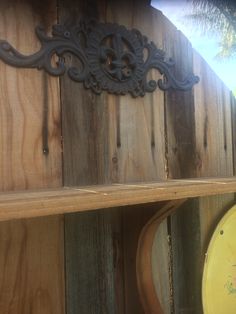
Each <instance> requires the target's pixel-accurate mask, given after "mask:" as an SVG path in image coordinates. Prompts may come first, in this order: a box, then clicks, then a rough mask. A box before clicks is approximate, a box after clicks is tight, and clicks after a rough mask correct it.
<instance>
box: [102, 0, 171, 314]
mask: <svg viewBox="0 0 236 314" xmlns="http://www.w3.org/2000/svg"><path fill="white" fill-rule="evenodd" d="M124 12H127V14H125V13H124ZM130 12H132V14H130ZM108 13H109V15H108V18H109V19H108V21H110V22H116V23H119V24H123V25H126V27H127V28H129V29H132V28H137V29H139V30H140V31H141V32H142V34H144V35H146V36H148V37H149V39H150V40H152V41H153V42H155V43H156V44H157V45H159V46H160V45H161V43H162V33H161V31H160V29H161V27H162V15H161V14H160V13H158V11H156V10H152V9H151V8H150V7H148V6H147V5H145V4H144V3H143V4H142V3H138V4H137V3H135V2H129V3H127V2H126V1H119V2H118V1H113V2H111V4H110V6H109V10H108ZM151 76H152V77H153V78H155V79H158V78H159V77H160V76H159V74H158V73H156V72H155V71H153V72H152V73H151ZM114 106H116V108H114V111H112V112H115V110H116V111H117V110H119V111H118V113H116V115H114V116H113V117H111V118H110V121H117V122H116V123H117V124H118V126H117V128H116V132H117V133H116V137H117V138H118V139H119V145H114V143H116V142H115V141H114V140H113V144H112V143H111V145H112V146H111V147H112V150H113V154H112V155H113V156H114V157H115V158H117V165H116V168H115V169H113V177H114V178H115V179H116V180H117V181H118V182H132V181H133V182H135V181H148V180H149V181H150V180H157V179H165V178H166V176H167V174H166V166H167V165H166V159H165V125H164V94H163V92H162V91H160V90H157V91H155V93H153V94H146V95H145V97H144V98H143V99H142V98H141V99H139V98H138V99H132V98H130V97H120V98H119V99H117V100H116V102H115V103H114ZM117 106H118V108H117ZM114 138H115V137H114ZM123 215H124V218H123V220H124V225H123V230H124V231H123V232H124V239H125V242H124V278H125V291H124V293H125V309H126V311H125V313H137V314H138V313H143V310H142V307H141V304H140V301H138V292H137V284H136V280H135V260H134V254H135V251H136V248H137V239H138V234H139V232H140V231H141V225H142V223H141V224H140V222H144V221H145V218H146V219H149V218H150V213H149V212H148V211H145V209H144V207H142V208H140V209H139V211H138V212H137V211H136V212H134V211H132V209H131V210H130V211H127V210H126V209H125V210H124V214H123ZM144 217H145V218H144ZM131 221H132V224H131V223H130V222H131ZM156 239H158V240H159V243H158V241H155V245H154V251H155V250H159V247H160V245H162V246H161V248H162V255H161V256H159V259H158V260H156V259H155V256H156V255H154V254H153V274H154V278H155V284H156V289H157V293H158V294H159V295H160V296H161V303H162V306H163V308H164V310H165V312H166V313H168V312H169V311H170V298H171V297H170V286H169V283H170V281H169V265H168V262H167V263H166V261H168V260H169V249H168V232H167V222H166V221H164V222H163V223H162V225H161V226H160V228H159V230H158V234H157V237H156ZM157 261H158V262H157ZM159 282H162V283H164V284H163V285H160V284H158V283H159Z"/></svg>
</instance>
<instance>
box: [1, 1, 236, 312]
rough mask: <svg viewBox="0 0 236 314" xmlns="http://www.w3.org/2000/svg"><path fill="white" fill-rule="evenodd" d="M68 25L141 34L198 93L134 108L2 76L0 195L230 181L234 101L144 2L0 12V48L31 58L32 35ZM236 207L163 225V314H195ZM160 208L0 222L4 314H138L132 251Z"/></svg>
mask: <svg viewBox="0 0 236 314" xmlns="http://www.w3.org/2000/svg"><path fill="white" fill-rule="evenodd" d="M68 16H70V17H71V18H72V19H79V18H88V17H89V18H96V19H99V20H100V21H108V22H113V23H114V22H116V23H119V24H123V25H125V26H126V27H127V28H129V29H131V28H138V29H139V30H140V31H141V32H142V33H143V34H145V35H147V36H148V37H149V38H150V39H151V40H152V41H153V42H155V43H156V44H157V45H158V46H159V47H160V48H162V49H164V50H165V51H166V52H167V55H168V56H169V57H172V58H173V59H174V60H175V61H176V68H175V71H176V75H178V76H179V77H183V76H185V75H186V73H188V72H191V71H194V73H195V74H196V75H199V77H200V83H199V84H197V85H196V86H195V87H194V89H193V90H192V91H189V92H176V91H175V92H174V91H170V92H165V93H164V92H162V91H160V90H158V91H156V92H155V93H151V94H147V95H146V96H145V97H143V98H136V99H133V98H132V97H131V96H129V95H127V96H120V97H119V96H114V95H110V94H107V93H103V94H102V95H100V96H97V95H95V94H93V93H92V92H91V91H89V90H85V89H84V87H83V85H82V84H79V83H74V82H72V81H71V80H69V79H68V78H67V77H66V76H65V77H63V78H61V79H59V78H55V77H50V76H48V75H47V74H45V73H43V72H42V71H40V72H39V71H36V70H32V69H16V68H13V67H10V66H7V65H5V64H4V63H3V62H0V189H1V191H3V192H4V191H13V190H28V189H33V188H34V189H36V188H48V187H60V186H62V185H66V186H71V185H76V186H80V185H92V184H103V183H111V182H116V183H127V182H145V181H155V180H162V179H167V178H192V177H205V176H212V177H217V176H232V175H233V174H234V168H235V159H234V158H235V157H234V156H235V155H234V152H235V145H236V141H235V135H234V134H235V118H236V110H235V101H234V99H233V97H232V96H231V93H230V92H229V90H228V89H227V88H226V87H225V86H224V84H223V83H222V82H221V81H220V79H219V78H218V77H217V76H216V75H215V74H214V72H213V71H212V70H211V69H210V68H209V66H208V65H207V64H206V62H205V61H204V60H203V59H202V58H201V57H200V56H199V55H198V54H197V53H196V52H195V51H193V49H192V47H191V45H190V43H189V42H188V40H187V39H186V38H185V37H184V36H183V35H182V34H181V33H180V32H179V31H177V30H176V29H175V27H174V26H172V25H171V23H170V22H169V21H168V20H167V19H166V18H165V17H164V16H163V15H162V14H161V13H160V12H158V11H157V10H155V9H152V8H151V7H150V6H149V4H148V1H145V0H143V1H139V2H136V1H125V0H120V1H108V0H107V1H106V0H100V1H96V0H91V1H82V0H77V1H74V0H67V1H66V0H58V1H56V0H50V1H46V0H41V1H40V2H39V1H36V0H35V1H34V0H22V1H20V0H8V1H7V2H4V1H2V2H1V3H0V38H2V39H7V40H8V41H9V42H11V43H12V44H13V45H14V46H15V47H16V48H17V49H18V50H20V51H22V52H24V53H31V52H33V51H36V50H37V49H38V48H39V45H40V44H39V42H38V39H37V38H36V36H35V34H34V28H35V26H36V25H38V24H41V25H43V26H44V27H45V28H46V29H47V30H48V31H50V30H51V26H52V25H53V24H55V23H56V22H57V21H59V22H64V21H66V20H67V19H68ZM65 58H66V61H67V62H68V63H70V64H75V62H76V61H75V58H74V57H73V56H71V55H66V56H65ZM152 75H153V77H155V78H157V77H158V75H159V74H156V73H152ZM233 203H234V195H233V194H232V195H227V196H221V195H219V196H215V197H207V198H198V199H194V200H190V201H188V202H187V203H186V204H185V205H184V206H183V208H181V209H179V210H178V212H177V213H176V214H175V215H173V216H172V217H170V218H168V219H167V220H165V221H164V222H163V223H162V225H161V228H160V229H159V230H158V232H157V234H156V240H155V245H154V247H153V275H154V278H155V285H156V289H157V291H158V294H159V295H160V299H161V303H162V305H163V308H164V310H165V313H167V314H169V313H175V314H181V313H182V314H183V313H184V314H187V313H189V314H190V313H191V314H192V313H195V314H200V313H202V306H201V276H202V269H203V261H204V255H205V252H206V248H207V244H208V241H209V238H210V236H211V233H212V231H213V229H214V227H215V226H216V223H217V221H218V219H219V218H220V217H221V216H222V215H223V213H224V212H225V211H226V210H227V209H228V208H229V207H230V206H231V205H232V204H233ZM160 205H161V204H160ZM160 205H157V204H156V205H155V206H150V205H149V206H145V205H140V206H132V207H125V208H123V207H122V208H115V209H112V210H109V209H104V210H99V211H95V212H86V213H78V214H67V215H64V216H63V215H60V216H52V217H49V218H48V217H46V218H37V219H26V220H17V221H10V222H1V223H0V250H1V254H0V312H1V313H3V314H78V313H81V314H90V313H91V314H92V313H94V314H98V313H99V314H100V313H101V314H105V313H107V314H115V313H116V314H123V313H126V314H143V310H142V306H141V303H140V299H139V296H138V291H137V283H136V272H135V256H136V249H137V242H138V237H139V234H140V230H141V228H142V226H143V225H144V224H145V222H146V221H147V220H148V219H149V218H150V217H151V216H152V214H153V213H154V212H155V211H156V210H157V209H158V206H160Z"/></svg>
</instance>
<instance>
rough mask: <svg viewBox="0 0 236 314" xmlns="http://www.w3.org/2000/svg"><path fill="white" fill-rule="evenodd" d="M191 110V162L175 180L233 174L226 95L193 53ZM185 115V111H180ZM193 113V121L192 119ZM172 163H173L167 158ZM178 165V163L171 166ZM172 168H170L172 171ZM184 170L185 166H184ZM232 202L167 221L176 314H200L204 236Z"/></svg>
mask: <svg viewBox="0 0 236 314" xmlns="http://www.w3.org/2000/svg"><path fill="white" fill-rule="evenodd" d="M194 72H195V74H197V75H199V76H200V79H201V81H200V83H199V84H197V85H196V86H195V88H194V108H193V109H192V117H191V118H190V119H189V121H188V123H190V124H192V125H193V126H194V133H195V135H194V137H193V139H192V148H191V154H192V158H191V160H190V158H187V156H186V157H184V158H183V159H182V160H186V164H187V167H186V168H185V169H184V168H182V171H180V173H178V172H176V173H175V175H176V177H177V178H179V177H186V176H188V177H191V176H199V177H201V176H220V175H226V176H231V175H233V162H232V131H231V110H230V98H229V96H230V93H229V91H228V90H227V88H226V87H225V86H224V85H223V83H222V82H221V81H220V80H219V79H218V77H217V76H216V75H215V73H214V72H213V71H212V70H211V69H210V68H209V66H208V65H207V64H206V62H205V61H204V60H203V59H202V58H201V57H200V56H199V55H197V54H196V53H194ZM186 110H187V109H186ZM193 114H194V116H193ZM172 161H173V159H172ZM177 165H178V162H177ZM177 165H176V166H175V162H174V163H173V169H176V168H178V166H177ZM189 165H190V166H189ZM233 200H234V196H233V195H232V194H228V195H227V196H223V195H221V196H216V197H211V198H201V199H200V200H199V201H198V202H196V201H194V202H192V203H188V204H186V205H185V208H184V209H183V210H182V211H180V213H179V214H177V215H174V218H173V219H172V227H171V228H172V248H173V260H174V263H173V278H174V288H175V291H174V296H175V299H174V306H175V311H176V313H181V312H183V311H185V312H187V313H196V314H199V313H202V302H201V278H202V271H203V269H202V268H203V261H204V257H205V251H206V247H207V244H208V241H209V238H210V234H211V232H212V231H213V228H214V226H216V224H217V221H218V219H219V218H220V217H221V215H222V214H223V213H224V212H225V210H226V208H229V207H230V206H231V204H232V202H233Z"/></svg>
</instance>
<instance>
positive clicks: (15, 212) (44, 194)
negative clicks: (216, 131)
mask: <svg viewBox="0 0 236 314" xmlns="http://www.w3.org/2000/svg"><path fill="white" fill-rule="evenodd" d="M235 191H236V179H235V177H232V178H215V179H212V178H211V179H207V178H206V179H204V178H201V179H199V180H198V179H192V180H167V181H160V182H151V183H148V182H146V183H136V184H132V183H131V184H112V185H92V186H87V187H82V186H81V187H67V188H59V189H47V190H36V191H35V190H31V191H29V190H28V191H25V192H9V193H6V192H5V193H2V194H1V193H0V220H1V221H3V220H11V219H20V218H30V217H40V216H50V215H55V214H63V213H74V212H81V211H91V210H96V209H102V208H112V207H120V206H128V205H138V204H140V205H142V206H141V207H142V208H144V204H150V203H157V202H162V201H167V200H175V199H181V198H196V197H200V196H210V195H217V194H230V193H232V192H235ZM225 197H226V196H225ZM143 211H145V210H143ZM124 212H126V209H124ZM125 215H126V214H125ZM131 215H132V212H131V213H130V214H129V216H131ZM136 215H137V213H136ZM140 215H141V216H142V214H141V213H140ZM129 219H131V218H129ZM129 219H127V224H129Z"/></svg>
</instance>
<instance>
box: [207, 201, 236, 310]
mask: <svg viewBox="0 0 236 314" xmlns="http://www.w3.org/2000/svg"><path fill="white" fill-rule="evenodd" d="M202 299H203V309H204V314H236V205H235V206H234V207H232V208H231V209H230V210H229V211H228V212H227V214H226V215H225V216H224V217H223V219H222V220H221V221H220V223H219V224H218V226H217V228H216V230H215V232H214V234H213V236H212V239H211V241H210V245H209V247H208V251H207V254H206V258H205V265H204V272H203V280H202Z"/></svg>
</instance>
